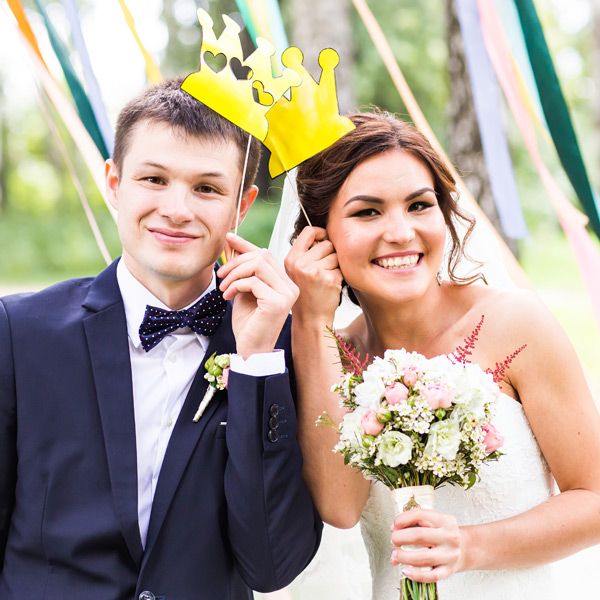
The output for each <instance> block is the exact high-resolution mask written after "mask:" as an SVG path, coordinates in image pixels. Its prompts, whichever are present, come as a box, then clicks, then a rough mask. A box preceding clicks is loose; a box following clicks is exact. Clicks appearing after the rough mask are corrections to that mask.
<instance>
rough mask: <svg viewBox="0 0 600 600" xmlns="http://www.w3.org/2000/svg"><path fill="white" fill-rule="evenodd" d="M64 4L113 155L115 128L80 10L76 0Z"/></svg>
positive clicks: (96, 112) (91, 98) (96, 113)
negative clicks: (98, 78) (92, 57)
mask: <svg viewBox="0 0 600 600" xmlns="http://www.w3.org/2000/svg"><path fill="white" fill-rule="evenodd" d="M62 4H63V6H64V9H65V12H66V14H67V17H68V19H69V23H70V25H71V35H72V37H73V44H74V46H75V49H76V50H77V52H78V54H79V57H80V59H81V64H82V67H83V76H84V79H85V83H86V86H87V95H88V98H89V101H90V104H91V105H92V111H93V112H94V116H95V117H96V122H97V123H98V128H99V129H100V133H101V134H102V138H103V139H104V144H105V145H106V149H107V150H108V152H109V154H110V155H111V156H112V153H113V148H114V145H115V136H114V132H113V128H112V126H111V124H110V121H109V119H108V114H107V112H106V106H105V104H104V101H103V100H102V93H101V91H100V86H99V85H98V80H97V79H96V75H95V73H94V69H93V67H92V63H91V61H90V56H89V53H88V50H87V46H86V44H85V41H84V39H83V34H82V32H81V23H80V19H79V10H78V8H77V4H76V3H75V0H62Z"/></svg>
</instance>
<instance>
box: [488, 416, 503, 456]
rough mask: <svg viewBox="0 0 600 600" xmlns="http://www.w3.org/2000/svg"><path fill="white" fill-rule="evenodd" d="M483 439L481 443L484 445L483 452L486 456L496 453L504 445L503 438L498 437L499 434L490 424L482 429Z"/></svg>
mask: <svg viewBox="0 0 600 600" xmlns="http://www.w3.org/2000/svg"><path fill="white" fill-rule="evenodd" d="M483 431H484V432H485V438H483V443H484V444H485V451H486V452H487V453H488V454H491V453H492V452H496V450H498V448H500V447H502V446H503V445H504V437H503V436H501V435H500V432H499V431H498V430H497V429H496V428H495V427H494V426H493V425H492V424H491V423H488V424H487V425H486V426H485V427H484V428H483Z"/></svg>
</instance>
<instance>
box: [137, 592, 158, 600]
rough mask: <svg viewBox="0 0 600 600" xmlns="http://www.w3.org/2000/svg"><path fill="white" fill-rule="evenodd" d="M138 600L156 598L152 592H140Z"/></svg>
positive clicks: (153, 599) (154, 599) (152, 599)
mask: <svg viewBox="0 0 600 600" xmlns="http://www.w3.org/2000/svg"><path fill="white" fill-rule="evenodd" d="M139 599H140V600H156V596H155V595H154V594H153V593H152V592H142V593H141V594H140V596H139Z"/></svg>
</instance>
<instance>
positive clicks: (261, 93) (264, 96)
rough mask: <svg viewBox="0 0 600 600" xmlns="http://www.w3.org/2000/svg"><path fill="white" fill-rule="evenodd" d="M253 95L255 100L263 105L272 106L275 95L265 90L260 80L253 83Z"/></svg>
mask: <svg viewBox="0 0 600 600" xmlns="http://www.w3.org/2000/svg"><path fill="white" fill-rule="evenodd" d="M252 95H253V96H254V101H255V102H258V103H259V104H262V105H263V106H271V105H272V104H273V96H272V95H271V94H269V92H265V88H264V86H263V84H262V83H261V82H260V81H255V82H254V84H253V85H252Z"/></svg>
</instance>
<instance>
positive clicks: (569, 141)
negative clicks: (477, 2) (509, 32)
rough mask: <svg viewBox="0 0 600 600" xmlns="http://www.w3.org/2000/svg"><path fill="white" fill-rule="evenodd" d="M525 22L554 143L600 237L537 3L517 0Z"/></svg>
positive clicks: (598, 215) (595, 210)
mask: <svg viewBox="0 0 600 600" xmlns="http://www.w3.org/2000/svg"><path fill="white" fill-rule="evenodd" d="M514 2H515V6H516V7H517V11H518V13H519V19H520V20H521V28H522V29H523V35H524V37H525V44H526V46H527V52H528V53H529V60H530V61H531V66H532V69H533V74H534V76H535V81H536V84H537V87H538V90H539V95H540V100H541V102H542V108H543V109H544V115H545V117H546V122H547V123H548V128H549V130H550V135H551V136H552V141H553V142H554V145H555V147H556V151H557V153H558V156H559V158H560V162H561V163H562V166H563V168H564V169H565V171H566V173H567V176H568V177H569V179H570V181H571V184H572V186H573V188H574V190H575V193H576V194H577V196H578V197H579V200H580V202H581V205H582V207H583V210H584V211H585V213H586V215H587V216H588V218H589V220H590V225H591V227H592V229H593V230H594V233H595V234H596V235H597V236H598V238H600V211H599V205H598V203H597V201H596V196H595V194H594V192H593V190H592V186H591V185H590V181H589V179H588V176H587V172H586V169H585V164H584V162H583V158H582V157H581V152H580V150H579V144H578V143H577V136H576V135H575V130H574V129H573V124H572V122H571V116H570V114H569V109H568V108H567V103H566V102H565V99H564V96H563V93H562V90H561V88H560V83H559V81H558V76H557V75H556V71H555V70H554V65H553V63H552V58H551V56H550V51H549V50H548V45H547V44H546V39H545V38H544V32H543V30H542V25H541V23H540V20H539V18H538V15H537V12H536V10H535V6H534V4H533V0H514Z"/></svg>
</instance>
